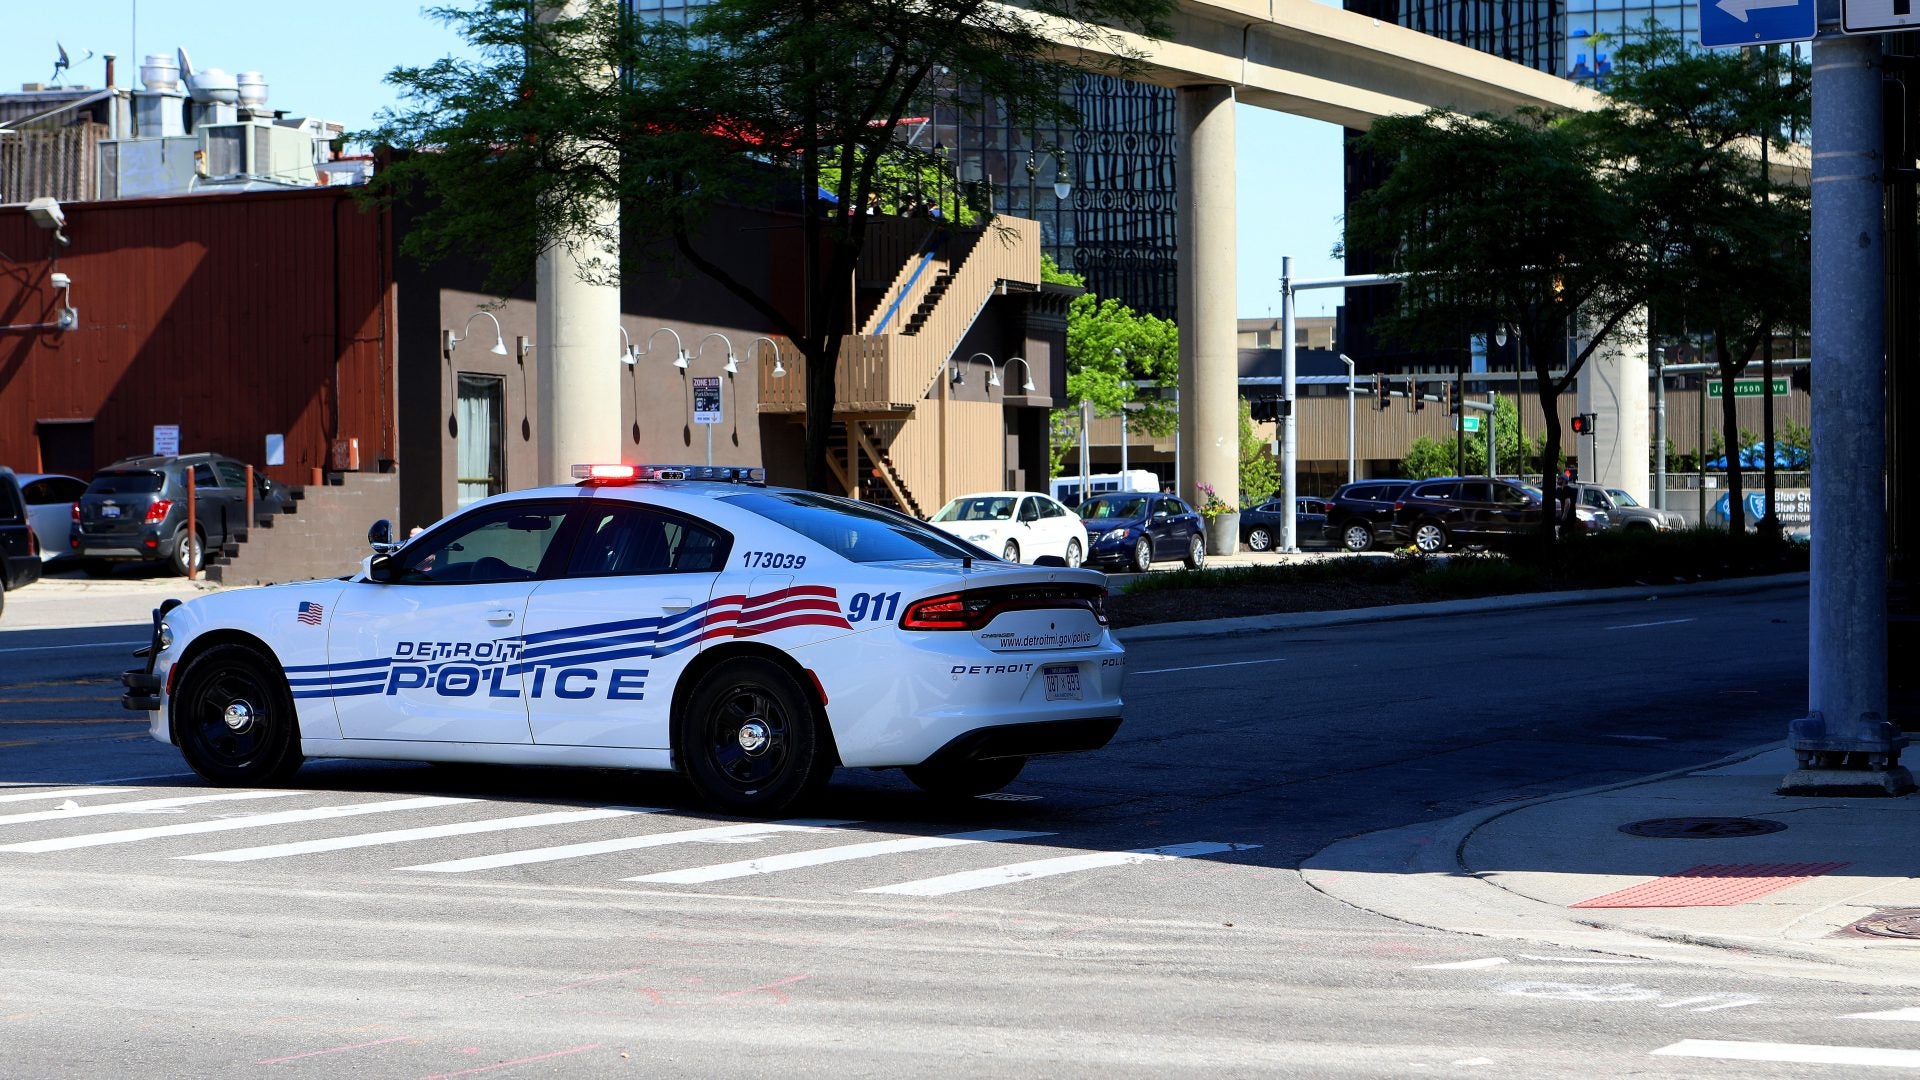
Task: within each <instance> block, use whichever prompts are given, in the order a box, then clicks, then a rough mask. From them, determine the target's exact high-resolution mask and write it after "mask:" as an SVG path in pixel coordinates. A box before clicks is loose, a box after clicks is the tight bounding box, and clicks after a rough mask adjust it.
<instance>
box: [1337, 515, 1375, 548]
mask: <svg viewBox="0 0 1920 1080" xmlns="http://www.w3.org/2000/svg"><path fill="white" fill-rule="evenodd" d="M1340 543H1341V544H1343V545H1344V546H1345V547H1346V549H1347V550H1348V551H1368V550H1371V549H1372V548H1373V530H1372V529H1369V528H1367V527H1366V526H1365V525H1362V524H1360V523H1359V522H1354V523H1353V524H1351V525H1348V526H1347V527H1346V528H1345V529H1344V530H1342V531H1341V533H1340Z"/></svg>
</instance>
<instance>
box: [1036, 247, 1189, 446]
mask: <svg viewBox="0 0 1920 1080" xmlns="http://www.w3.org/2000/svg"><path fill="white" fill-rule="evenodd" d="M1042 270H1043V275H1044V270H1045V266H1044V264H1043V266H1042ZM1179 378H1180V328H1179V327H1178V326H1176V325H1174V323H1173V322H1172V320H1169V319H1162V318H1159V317H1158V316H1155V315H1149V314H1143V313H1141V312H1137V311H1135V310H1133V309H1132V308H1130V307H1128V306H1127V305H1126V304H1123V303H1121V302H1120V301H1119V300H1116V299H1114V298H1112V297H1099V296H1095V295H1094V294H1092V293H1081V294H1080V295H1079V296H1076V297H1074V298H1073V300H1072V302H1071V303H1070V304H1069V305H1068V307H1067V400H1068V401H1069V402H1070V403H1071V404H1070V405H1069V406H1068V407H1067V408H1064V409H1056V410H1054V418H1053V431H1054V436H1055V437H1054V440H1053V446H1052V453H1053V467H1054V474H1055V475H1056V476H1057V475H1059V470H1060V467H1061V465H1062V463H1063V462H1064V461H1065V460H1066V455H1067V453H1068V452H1069V451H1070V450H1073V449H1074V448H1076V447H1078V446H1079V439H1080V402H1081V401H1083V400H1085V401H1091V402H1093V409H1094V413H1095V414H1096V415H1098V416H1119V415H1122V414H1124V415H1125V416H1126V422H1127V431H1128V433H1129V434H1130V435H1144V436H1148V437H1158V436H1163V435H1168V434H1171V433H1172V432H1173V431H1174V430H1175V429H1176V428H1177V427H1178V426H1179V422H1180V415H1179V411H1178V410H1177V409H1176V408H1175V407H1174V404H1173V401H1172V400H1171V398H1170V396H1169V395H1166V394H1163V393H1162V392H1161V391H1162V390H1164V389H1166V388H1169V387H1172V386H1174V385H1176V384H1177V383H1178V382H1179ZM1143 382H1144V383H1148V384H1149V385H1150V387H1151V389H1150V390H1149V389H1143V388H1142V387H1141V386H1139V385H1138V384H1139V383H1143ZM1129 406H1132V407H1129Z"/></svg>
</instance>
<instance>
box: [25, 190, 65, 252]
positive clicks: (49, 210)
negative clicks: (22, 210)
mask: <svg viewBox="0 0 1920 1080" xmlns="http://www.w3.org/2000/svg"><path fill="white" fill-rule="evenodd" d="M27 217H29V218H31V219H32V220H33V223H34V224H35V225H38V226H40V227H41V228H43V229H51V230H53V238H54V240H55V241H57V242H58V243H59V244H60V246H61V247H65V246H67V244H68V243H70V242H71V241H69V240H68V239H67V234H66V233H64V232H62V231H60V230H62V229H64V228H66V225H67V212H66V211H64V210H62V209H60V200H58V199H56V198H54V197H53V196H51V195H42V196H40V197H39V198H37V199H29V200H28V201H27Z"/></svg>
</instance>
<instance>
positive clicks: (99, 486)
mask: <svg viewBox="0 0 1920 1080" xmlns="http://www.w3.org/2000/svg"><path fill="white" fill-rule="evenodd" d="M189 470H191V471H192V473H193V489H194V523H193V531H192V532H191V533H189V532H188V530H187V473H188V471H189ZM254 485H255V487H256V489H257V490H256V491H255V495H256V496H257V497H258V499H259V500H260V501H261V505H260V506H257V507H256V513H257V512H259V511H260V510H263V509H265V510H272V509H278V508H279V506H280V502H281V497H282V492H284V490H285V489H284V488H280V487H279V486H278V485H275V484H272V483H271V482H269V481H268V480H267V478H266V475H265V474H264V473H261V472H258V471H256V472H255V473H254ZM246 516H247V467H246V465H245V464H244V463H242V462H239V461H235V460H234V459H232V458H230V457H224V456H222V455H220V454H182V455H180V456H178V457H137V458H125V459H122V460H120V461H116V462H114V463H113V464H111V465H109V466H107V467H106V468H104V469H101V470H100V471H99V472H97V473H94V474H93V482H92V483H90V484H88V485H87V490H86V492H85V493H84V494H82V495H81V496H80V501H79V503H78V504H77V505H76V509H75V511H74V520H73V531H72V539H71V541H70V546H71V547H72V549H73V555H74V557H75V558H76V559H78V560H79V562H80V568H81V569H82V570H83V571H85V572H86V573H88V574H99V573H104V572H105V571H106V570H107V568H108V567H109V566H110V565H111V564H113V563H118V562H134V561H153V560H158V561H160V562H161V563H163V564H164V565H165V566H166V567H167V569H169V570H171V571H173V572H174V573H176V574H185V573H186V572H187V568H188V567H189V566H192V567H194V568H195V569H198V568H199V567H200V566H201V565H203V558H204V554H205V552H206V549H207V547H208V545H212V546H213V547H214V549H215V550H216V551H217V550H219V548H220V547H221V546H223V545H225V544H226V543H228V542H229V541H231V540H235V539H237V538H239V536H240V535H242V534H244V533H245V532H246V528H247V521H246Z"/></svg>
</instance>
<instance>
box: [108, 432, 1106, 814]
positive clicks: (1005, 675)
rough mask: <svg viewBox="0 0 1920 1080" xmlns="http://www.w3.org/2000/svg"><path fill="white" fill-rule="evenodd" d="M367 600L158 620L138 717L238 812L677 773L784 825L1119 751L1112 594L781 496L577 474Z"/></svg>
mask: <svg viewBox="0 0 1920 1080" xmlns="http://www.w3.org/2000/svg"><path fill="white" fill-rule="evenodd" d="M574 475H575V476H576V477H578V478H581V481H582V482H581V483H580V484H578V485H577V486H563V487H549V488H539V489H534V490H530V491H517V492H512V493H509V494H505V495H497V496H494V497H492V498H489V499H486V500H484V501H481V502H478V503H475V504H474V505H472V506H470V507H468V508H466V509H464V510H462V511H460V512H459V513H457V514H454V515H453V516H451V517H448V518H446V519H444V520H442V521H440V522H439V523H437V524H435V525H434V526H433V527H432V528H430V529H428V530H426V531H425V532H423V533H421V534H419V535H417V536H415V537H413V538H412V539H410V540H408V541H407V542H406V543H405V544H403V545H393V544H391V543H389V542H387V541H388V540H389V539H390V537H389V536H388V535H387V533H386V532H385V531H383V530H387V529H389V527H388V526H387V523H386V522H380V523H378V524H376V525H375V527H374V534H373V535H370V537H369V539H370V540H372V541H374V549H375V554H373V555H372V556H371V557H369V558H368V559H367V560H366V563H365V564H364V566H363V568H362V570H361V572H360V573H358V574H356V575H354V576H352V577H350V578H345V579H338V580H328V581H309V582H300V583H296V584H289V585H276V586H268V587H266V588H260V589H245V590H235V591H231V592H220V593H212V594H209V595H206V596H202V597H199V598H196V599H194V600H191V601H188V602H187V603H185V604H180V605H178V606H168V607H163V608H162V609H160V610H159V611H158V612H156V613H155V625H154V640H153V643H152V646H151V652H150V654H149V657H148V666H147V667H146V668H144V669H137V670H134V671H129V672H127V673H126V674H125V675H124V676H123V682H124V683H125V685H126V687H127V694H126V696H125V698H124V699H123V700H124V704H125V705H126V706H127V707H128V708H130V709H137V710H145V711H149V712H151V713H152V733H153V737H154V738H156V739H158V740H160V741H162V742H171V743H174V744H177V745H178V746H179V747H180V751H181V753H182V754H183V755H184V756H185V758H186V760H187V763H188V764H189V765H191V766H192V767H193V769H194V771H196V772H198V773H199V774H200V775H201V776H203V777H205V778H207V779H208V780H210V781H213V782H214V783H218V784H229V785H245V784H271V783H275V782H280V781H284V780H285V779H286V778H287V777H288V776H290V775H291V774H292V773H293V771H294V770H295V769H297V768H299V766H300V762H301V760H302V758H303V757H341V758H389V759H404V760H417V761H454V762H490V763H499V764H536V765H583V766H596V767H603V768H605V767H614V768H636V769H677V770H679V771H680V772H682V773H684V774H685V775H686V776H687V778H688V779H689V780H690V781H691V782H692V783H693V785H694V786H695V787H696V788H697V789H698V790H699V791H700V793H701V794H702V795H703V796H704V797H705V798H706V799H708V800H709V801H710V802H712V803H713V804H715V805H717V806H719V807H721V808H724V809H727V810H731V811H738V812H747V813H754V814H774V813H778V812H779V811H780V810H782V809H783V808H785V807H787V806H788V805H790V804H792V803H793V802H794V801H795V800H797V799H800V798H802V797H803V796H805V795H807V794H808V793H809V792H810V791H812V790H814V789H816V788H817V787H818V786H820V785H821V784H824V783H825V781H826V779H827V777H828V775H829V774H830V773H831V772H832V770H833V768H834V766H835V765H836V764H838V765H845V766H849V767H859V768H880V767H889V766H899V767H904V768H905V769H906V772H907V775H908V776H909V777H910V778H911V779H912V780H913V781H914V782H915V783H916V784H918V785H919V786H920V787H922V788H925V789H927V790H929V791H934V792H939V793H945V794H979V793H984V792H988V791H994V790H997V789H999V788H1001V787H1003V786H1005V785H1006V784H1007V783H1009V782H1010V781H1012V780H1013V778H1014V777H1015V776H1016V775H1018V774H1019V772H1020V769H1021V767H1022V766H1023V765H1024V764H1025V762H1026V759H1027V758H1028V757H1029V756H1032V755H1035V754H1053V753H1065V752H1071V751H1079V750H1093V749H1098V748H1099V747H1101V746H1104V745H1105V744H1106V742H1107V741H1108V740H1109V739H1110V738H1112V736H1113V733H1114V731H1115V730H1116V729H1117V728H1118V727H1119V724H1120V704H1121V702H1120V685H1121V681H1122V677H1123V675H1124V673H1125V659H1124V656H1123V652H1122V650H1121V647H1120V645H1119V644H1118V643H1117V642H1115V641H1114V639H1113V637H1112V636H1111V635H1110V634H1109V633H1108V631H1107V623H1106V613H1105V598H1106V589H1105V585H1104V584H1103V582H1104V579H1103V578H1102V576H1101V575H1100V574H1098V573H1095V572H1092V571H1087V570H1078V569H1070V568H1068V567H1066V566H1017V565H1012V564H1008V563H1004V562H1001V561H999V560H996V559H994V558H993V557H991V556H989V555H987V554H986V553H985V552H982V551H980V550H979V549H977V548H974V547H971V546H969V545H967V544H965V543H963V542H961V541H958V540H956V539H955V538H953V537H951V536H948V535H947V534H945V533H942V532H940V531H938V530H936V529H933V528H930V527H929V526H927V525H925V524H923V523H921V522H919V521H917V520H915V519H913V518H910V517H906V516H904V515H901V514H897V513H894V512H892V511H888V510H884V509H881V508H878V507H874V506H871V505H868V504H865V503H860V502H855V501H852V500H849V499H843V498H837V497H834V496H830V495H821V494H817V493H814V492H809V491H797V490H789V489H783V488H770V487H766V486H764V484H762V483H760V482H759V481H760V478H761V476H762V474H761V471H760V470H758V469H754V470H746V469H735V468H729V467H711V466H709V467H704V468H703V467H698V466H682V467H663V466H634V465H622V466H576V467H575V468H574Z"/></svg>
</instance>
